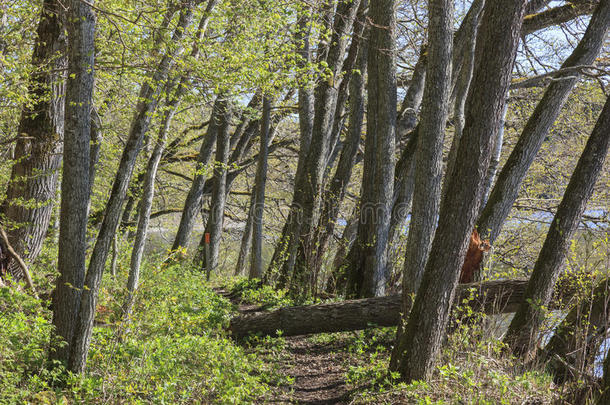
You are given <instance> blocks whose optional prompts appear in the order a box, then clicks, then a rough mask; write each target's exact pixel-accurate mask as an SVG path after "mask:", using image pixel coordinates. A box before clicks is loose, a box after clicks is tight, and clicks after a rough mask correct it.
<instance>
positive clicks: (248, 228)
mask: <svg viewBox="0 0 610 405" xmlns="http://www.w3.org/2000/svg"><path fill="white" fill-rule="evenodd" d="M255 199H256V187H253V188H252V194H251V195H250V205H249V207H248V217H247V218H246V225H245V226H244V233H243V234H242V237H241V243H240V245H239V256H238V257H237V264H236V265H235V273H234V274H235V275H236V276H239V275H240V274H242V273H243V272H244V270H245V269H246V261H247V260H248V254H249V253H250V249H251V247H252V226H253V221H254V217H253V212H252V210H253V209H254V204H255Z"/></svg>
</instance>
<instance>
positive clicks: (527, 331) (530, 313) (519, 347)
mask: <svg viewBox="0 0 610 405" xmlns="http://www.w3.org/2000/svg"><path fill="white" fill-rule="evenodd" d="M607 3H608V5H610V1H607ZM609 11H610V10H609ZM609 14H610V12H609ZM609 18H610V17H609ZM608 128H610V99H608V100H607V101H606V104H605V106H604V109H603V110H602V113H601V115H600V117H599V119H598V120H597V124H595V128H594V129H593V132H592V133H591V136H590V137H589V140H588V141H587V145H586V146H585V149H584V151H583V153H582V155H581V156H580V159H578V164H577V165H576V168H575V169H574V173H573V174H572V177H571V178H570V182H569V183H568V187H567V188H566V191H565V193H564V195H563V199H562V200H561V203H560V204H559V207H558V208H557V213H556V214H555V217H554V218H553V222H552V223H551V227H550V228H549V232H548V234H547V236H546V239H545V241H544V245H543V246H542V250H541V251H540V254H539V255H538V260H537V261H536V265H535V266H534V270H533V271H532V276H531V278H530V281H529V283H528V286H527V291H526V299H525V300H523V303H522V304H521V306H520V307H519V310H518V311H517V313H516V314H515V317H514V318H513V320H512V321H511V323H510V326H509V327H508V331H507V332H506V336H505V337H504V342H505V343H506V344H507V345H508V346H509V347H510V348H511V350H512V352H513V353H514V354H515V355H518V356H527V355H529V354H531V353H533V352H534V351H535V349H536V347H535V344H536V343H537V340H538V339H537V337H538V333H539V331H540V326H541V325H542V322H543V321H544V315H545V311H544V308H545V307H546V306H547V305H548V303H549V301H550V299H551V297H552V289H553V288H555V283H556V282H557V279H558V278H559V275H560V274H561V272H562V270H563V267H564V264H565V258H566V253H567V250H568V247H569V243H570V239H571V238H572V235H573V234H574V231H575V230H576V228H578V223H579V222H580V218H581V216H582V213H583V212H584V210H585V207H586V205H587V201H588V200H589V198H590V197H591V195H592V194H593V186H595V182H596V181H597V179H598V177H599V174H600V172H601V170H602V167H603V164H604V161H605V159H606V154H607V153H608V146H609V145H610V131H608ZM549 291H550V292H549Z"/></svg>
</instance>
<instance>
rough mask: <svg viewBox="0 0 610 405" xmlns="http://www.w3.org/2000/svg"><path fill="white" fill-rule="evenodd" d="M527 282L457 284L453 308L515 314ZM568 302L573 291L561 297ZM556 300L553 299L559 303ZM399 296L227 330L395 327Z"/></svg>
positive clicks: (241, 323) (252, 318)
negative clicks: (456, 306)
mask: <svg viewBox="0 0 610 405" xmlns="http://www.w3.org/2000/svg"><path fill="white" fill-rule="evenodd" d="M526 287H527V281H526V280H499V281H486V282H481V283H471V284H460V285H459V286H458V289H457V292H456V300H455V301H454V305H455V304H456V303H457V304H462V303H464V302H465V301H467V302H468V303H469V304H470V306H471V307H472V308H473V309H474V310H476V311H482V312H485V313H487V314H500V313H510V312H515V311H516V310H517V308H518V306H519V305H520V304H521V302H522V301H523V299H524V296H525V289H526ZM561 295H562V297H561V298H562V299H563V300H565V299H569V298H570V296H572V295H573V292H568V294H567V295H569V296H566V294H561ZM558 301H559V300H554V302H558ZM401 305H402V299H401V296H400V294H396V295H389V296H386V297H376V298H365V299H358V300H347V301H341V302H332V303H326V304H318V305H303V306H294V307H284V308H280V309H277V310H274V311H269V312H256V313H252V314H245V315H240V316H237V317H234V318H233V319H231V323H230V326H229V329H230V331H231V334H232V336H233V338H234V339H237V340H239V339H243V338H244V337H246V336H248V335H249V334H260V335H263V336H267V335H268V336H277V334H278V331H282V336H296V335H308V334H312V333H325V332H344V331H351V330H359V329H365V328H368V327H372V326H396V325H398V322H399V320H400V313H401Z"/></svg>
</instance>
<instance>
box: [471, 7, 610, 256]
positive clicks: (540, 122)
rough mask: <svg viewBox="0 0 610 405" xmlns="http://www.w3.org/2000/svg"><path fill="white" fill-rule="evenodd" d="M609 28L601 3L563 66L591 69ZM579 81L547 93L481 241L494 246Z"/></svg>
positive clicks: (494, 196) (567, 78)
mask: <svg viewBox="0 0 610 405" xmlns="http://www.w3.org/2000/svg"><path fill="white" fill-rule="evenodd" d="M609 26H610V1H609V0H601V1H600V3H599V4H598V6H597V8H596V9H595V12H594V13H593V16H592V18H591V22H590V23H589V26H588V27H587V30H586V32H585V34H584V36H583V38H582V39H581V41H580V42H579V44H578V46H577V47H576V49H574V51H573V52H572V54H571V55H570V57H569V58H568V59H566V61H565V62H564V63H563V65H562V66H561V67H562V68H568V67H573V66H579V65H590V64H591V63H593V61H594V60H595V57H596V56H597V54H598V53H599V51H600V49H601V47H602V44H603V43H604V40H605V38H606V33H607V31H608V27H609ZM577 81H578V74H577V73H574V72H570V73H569V74H564V75H561V76H559V77H558V78H557V79H556V80H554V81H553V82H552V83H551V85H550V86H549V87H548V88H547V89H546V91H545V92H544V95H543V97H542V99H541V100H540V102H539V103H538V105H537V106H536V109H535V110H534V112H533V113H532V115H531V116H530V118H529V119H528V121H527V123H526V125H525V128H524V129H523V132H522V133H521V136H520V137H519V140H518V141H517V144H516V145H515V148H514V149H513V151H512V152H511V154H510V156H509V157H508V160H507V161H506V163H505V164H504V166H503V167H502V170H501V171H500V173H499V174H498V178H497V180H496V184H495V186H494V187H493V189H492V191H491V193H490V195H489V200H488V202H487V204H486V205H485V208H484V209H483V210H482V212H481V216H480V218H479V220H478V222H477V229H479V233H480V234H481V239H489V241H490V243H492V244H493V243H494V241H495V240H496V239H497V237H498V235H499V234H500V231H501V230H502V225H503V223H504V221H505V220H506V218H507V217H508V214H509V213H510V210H511V208H512V206H513V204H514V202H515V200H516V199H517V196H518V193H519V189H520V186H521V183H522V182H523V179H524V178H525V175H526V174H527V171H528V169H529V167H530V166H531V164H532V162H533V161H534V158H535V157H536V154H537V153H538V151H539V150H540V147H541V146H542V142H543V141H544V138H545V137H546V134H547V133H548V131H549V129H550V128H551V126H552V125H553V123H554V122H555V119H557V116H559V113H560V112H561V109H562V107H563V105H564V103H565V101H566V100H567V98H568V95H569V94H570V91H571V90H572V88H573V87H574V85H575V84H576V83H577Z"/></svg>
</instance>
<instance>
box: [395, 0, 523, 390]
mask: <svg viewBox="0 0 610 405" xmlns="http://www.w3.org/2000/svg"><path fill="white" fill-rule="evenodd" d="M524 11H525V1H524V0H522V1H514V0H499V1H493V2H488V3H487V4H486V5H485V9H484V12H483V18H482V22H481V26H480V28H479V34H478V37H477V43H476V49H475V60H476V63H475V69H474V73H473V78H472V82H471V90H470V94H469V96H468V99H467V101H466V124H465V126H464V133H463V135H462V139H461V141H460V145H459V147H458V155H457V163H456V168H455V170H454V171H453V172H452V173H451V175H450V176H451V177H450V180H449V186H448V191H447V195H448V196H451V198H445V199H443V200H442V201H441V209H440V215H439V221H438V227H437V230H436V234H435V237H434V241H433V243H432V249H431V252H434V254H433V255H431V256H430V258H429V259H428V262H427V264H426V268H425V271H424V275H423V279H422V282H421V285H420V288H419V291H418V293H417V296H416V299H415V303H414V305H413V309H412V310H411V313H410V315H409V319H408V322H407V324H406V326H405V329H404V333H403V334H402V335H401V337H400V339H399V340H398V342H397V345H398V348H397V349H396V350H395V351H394V353H393V355H394V356H395V357H396V359H392V364H393V365H395V367H394V368H393V369H394V370H397V371H399V372H400V374H401V376H402V378H403V379H404V380H406V381H412V380H416V379H423V380H425V379H428V378H429V377H430V376H431V375H432V372H433V370H434V365H435V363H436V359H437V357H438V353H439V351H440V346H441V341H442V338H443V336H444V334H445V330H446V328H447V323H448V321H449V310H450V308H451V305H452V303H453V298H454V295H455V290H456V287H457V282H458V278H459V273H460V268H461V265H462V263H463V261H464V256H465V254H466V249H467V247H468V242H469V238H470V234H471V233H472V228H473V226H474V221H475V216H476V215H477V213H478V203H479V201H480V197H481V191H482V186H483V181H484V176H485V172H486V170H487V166H488V165H489V156H490V152H491V146H492V145H491V139H492V138H493V137H491V136H490V134H493V131H494V129H496V128H497V124H498V122H499V121H500V119H501V115H502V110H503V109H504V102H505V98H506V94H507V92H508V87H509V84H510V78H511V72H512V67H513V63H514V60H515V55H516V51H517V46H518V43H519V33H520V31H521V23H522V20H523V15H524ZM432 314H433V315H432Z"/></svg>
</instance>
